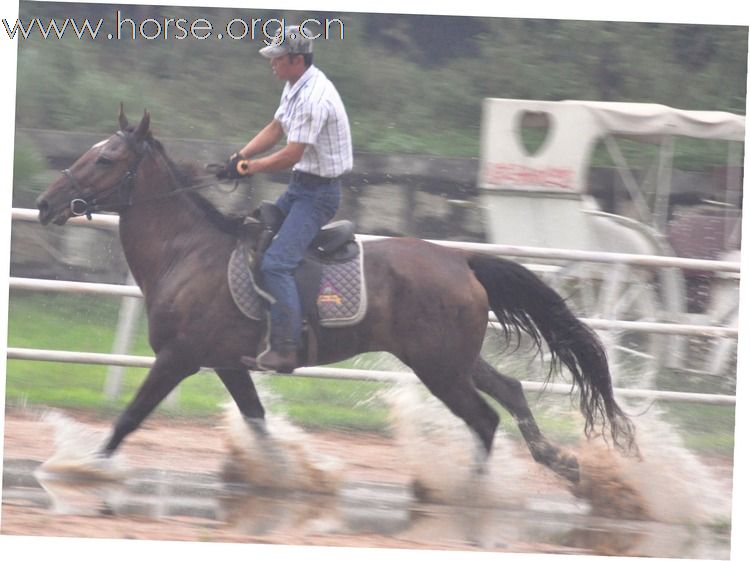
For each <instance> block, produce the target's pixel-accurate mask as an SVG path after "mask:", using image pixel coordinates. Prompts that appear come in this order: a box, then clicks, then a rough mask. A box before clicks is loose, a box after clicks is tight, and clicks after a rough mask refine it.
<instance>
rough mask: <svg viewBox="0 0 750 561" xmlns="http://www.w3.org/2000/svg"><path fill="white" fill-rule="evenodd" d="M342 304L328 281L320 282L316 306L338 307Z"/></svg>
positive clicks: (338, 295)
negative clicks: (330, 305) (328, 305)
mask: <svg viewBox="0 0 750 561" xmlns="http://www.w3.org/2000/svg"><path fill="white" fill-rule="evenodd" d="M342 303H343V300H342V298H341V295H340V294H339V293H338V291H337V290H336V289H335V288H334V287H333V285H332V284H331V283H330V282H328V281H323V282H321V287H320V294H318V306H321V305H325V304H333V305H336V306H340V305H341V304H342Z"/></svg>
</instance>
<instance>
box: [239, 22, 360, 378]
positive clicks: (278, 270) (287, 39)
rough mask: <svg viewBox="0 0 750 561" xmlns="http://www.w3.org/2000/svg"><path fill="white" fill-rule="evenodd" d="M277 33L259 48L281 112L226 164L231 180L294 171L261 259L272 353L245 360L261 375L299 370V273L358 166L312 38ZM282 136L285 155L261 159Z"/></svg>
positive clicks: (290, 31) (295, 30) (291, 30)
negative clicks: (275, 82) (276, 85)
mask: <svg viewBox="0 0 750 561" xmlns="http://www.w3.org/2000/svg"><path fill="white" fill-rule="evenodd" d="M283 30H284V28H283V27H282V29H281V30H279V33H278V34H277V35H276V37H275V39H274V41H273V42H272V43H271V45H269V46H267V47H264V48H262V49H260V54H261V55H263V56H264V57H266V58H268V59H270V64H271V68H272V69H273V73H274V75H275V76H276V77H277V78H279V79H280V80H285V81H286V84H285V85H284V90H283V92H282V94H281V102H280V104H279V108H278V109H277V110H276V113H275V114H274V118H273V120H272V121H271V122H270V123H269V124H268V125H266V126H265V127H264V128H263V129H262V130H261V131H260V132H259V133H258V134H256V135H255V137H254V138H253V139H252V140H251V141H250V142H248V143H247V145H245V146H244V147H243V148H242V149H241V150H239V152H236V153H235V154H233V155H232V156H231V157H230V159H229V160H228V162H227V168H226V170H225V174H224V176H225V177H231V178H236V177H238V176H244V175H252V174H254V173H258V172H275V171H279V170H283V169H287V168H292V174H291V179H290V181H289V186H288V188H287V190H286V191H285V192H284V193H283V194H282V195H281V197H279V199H278V200H277V201H276V206H278V207H279V208H280V209H281V211H282V213H283V214H284V217H285V218H284V222H283V224H282V226H281V229H280V230H279V232H278V234H277V235H276V237H275V238H274V239H273V241H272V242H271V245H270V246H269V248H268V250H267V251H266V252H265V254H264V256H263V260H262V262H261V266H260V270H261V273H262V275H263V281H264V284H265V288H266V290H268V292H270V293H271V295H272V296H273V297H274V299H275V302H273V303H272V304H271V325H270V328H269V329H270V348H269V349H266V350H265V351H264V352H263V353H261V354H260V355H259V356H258V357H257V358H252V357H242V361H243V363H245V364H247V365H248V366H250V367H251V368H253V369H255V370H273V371H276V372H291V371H292V370H294V368H295V367H296V366H297V350H298V348H299V345H300V340H301V333H302V312H301V305H300V302H299V295H298V293H297V285H296V282H295V280H294V270H295V268H296V267H297V265H298V264H299V262H300V261H301V260H302V256H303V254H304V252H305V250H306V249H307V247H308V246H309V245H310V242H311V241H312V239H313V238H314V237H315V235H316V234H317V233H318V231H319V230H320V228H321V227H322V226H324V225H325V224H326V223H327V222H328V221H329V220H331V218H333V216H334V215H335V214H336V211H337V210H338V208H339V203H340V201H341V176H342V175H343V174H345V173H346V172H348V171H350V170H351V169H352V141H351V132H350V130H349V119H348V117H347V115H346V110H345V108H344V104H343V103H342V101H341V97H339V93H338V91H336V88H335V87H334V85H333V84H332V83H331V81H330V80H329V79H328V78H327V77H326V76H325V74H323V72H321V71H320V70H319V69H318V68H317V67H315V66H314V65H313V64H312V58H313V54H312V47H313V42H312V39H311V38H309V35H308V34H306V33H305V30H304V28H303V29H300V26H291V27H287V28H286V33H283ZM283 135H286V139H287V144H286V146H285V147H284V148H282V149H281V150H278V151H276V152H274V153H272V154H270V155H267V156H264V157H260V158H257V159H250V158H252V157H253V156H255V155H256V154H259V153H262V152H265V151H266V150H269V149H270V148H272V147H273V146H274V145H275V144H276V143H277V142H278V141H279V140H280V139H281V137H282V136H283Z"/></svg>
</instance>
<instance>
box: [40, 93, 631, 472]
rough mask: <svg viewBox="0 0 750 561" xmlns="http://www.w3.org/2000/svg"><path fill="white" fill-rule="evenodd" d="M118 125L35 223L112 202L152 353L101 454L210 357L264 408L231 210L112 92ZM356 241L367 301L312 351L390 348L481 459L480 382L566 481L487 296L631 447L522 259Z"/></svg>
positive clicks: (585, 352) (584, 347) (547, 292)
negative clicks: (497, 363)
mask: <svg viewBox="0 0 750 561" xmlns="http://www.w3.org/2000/svg"><path fill="white" fill-rule="evenodd" d="M119 125H120V126H119V129H120V130H119V131H118V132H116V133H115V134H114V135H112V136H111V137H109V138H108V139H106V140H103V141H102V142H99V143H98V144H95V145H94V146H92V147H91V148H90V149H89V150H88V151H87V152H85V153H84V154H83V155H82V156H81V157H80V158H79V159H78V160H77V161H76V162H75V163H74V164H73V165H72V166H71V167H70V168H69V169H67V170H65V171H64V172H63V173H62V175H61V176H60V177H59V178H58V179H57V180H56V181H54V182H53V183H52V184H51V185H50V186H49V188H48V189H47V190H46V191H45V193H43V194H42V195H41V196H40V197H39V198H38V199H37V207H38V209H39V220H40V222H41V223H42V224H45V225H46V224H49V223H50V222H54V223H55V224H58V225H62V224H64V223H65V222H66V221H67V220H68V219H69V218H70V217H71V216H73V215H76V214H83V213H90V212H92V211H114V212H117V213H119V215H120V239H121V241H122V246H123V249H124V252H125V257H126V259H127V262H128V265H129V266H130V270H131V271H132V273H133V277H134V278H135V280H136V282H137V283H138V286H139V287H140V288H141V290H142V292H143V295H144V297H145V303H146V309H147V310H148V325H149V342H150V345H151V347H152V348H153V350H154V353H155V356H156V359H155V362H154V365H153V367H152V368H151V370H150V372H149V374H148V376H147V377H146V379H145V380H144V382H143V384H142V385H141V387H140V388H139V389H138V391H137V393H136V395H135V397H134V398H133V400H132V401H131V402H130V404H129V405H128V406H127V408H126V409H125V411H124V412H123V413H122V415H121V416H120V418H119V419H118V420H117V422H116V423H115V425H114V429H113V432H112V434H111V436H110V437H109V440H108V442H107V443H106V445H105V446H104V447H103V449H102V453H103V454H104V455H106V456H109V455H111V454H112V453H113V452H114V451H115V450H116V449H117V447H118V446H119V445H120V443H121V442H122V440H123V439H124V438H125V437H126V436H127V435H128V434H129V433H131V432H132V431H134V430H135V429H136V428H137V427H138V426H139V425H140V424H141V422H142V421H143V420H144V419H145V418H146V417H147V416H148V415H149V414H150V413H151V412H152V411H153V410H154V408H155V407H156V406H157V405H158V404H159V403H160V402H161V401H162V400H163V399H164V398H165V397H166V396H167V394H169V392H170V391H171V390H172V389H174V388H175V386H177V384H179V383H180V381H181V380H183V379H184V378H186V377H188V376H190V375H191V374H194V373H196V372H197V371H198V370H199V369H200V368H202V367H209V368H213V369H214V370H215V371H216V373H217V374H218V376H219V378H220V379H221V381H222V382H223V383H224V385H225V386H226V388H227V390H228V391H229V393H230V394H231V396H232V398H233V399H234V401H235V402H236V404H237V406H238V407H239V410H240V412H241V413H242V415H243V416H244V418H245V419H246V420H247V421H248V424H249V425H250V426H251V427H254V428H255V430H256V431H260V432H262V431H263V430H264V415H265V412H264V409H263V406H262V404H261V402H260V399H259V398H258V394H257V392H256V389H255V386H254V384H253V381H252V379H251V377H250V375H249V373H248V371H247V370H246V368H245V367H244V366H243V364H242V362H241V361H240V357H241V356H242V355H247V354H250V353H253V352H254V351H253V350H254V349H257V348H258V343H259V340H260V338H261V336H262V333H263V326H262V325H261V322H259V321H252V320H250V319H247V318H246V317H245V316H243V315H242V314H241V313H240V311H239V310H238V309H237V307H236V306H235V304H234V301H233V299H232V296H231V294H230V289H229V286H228V282H227V263H228V260H229V258H230V254H231V252H232V250H233V249H234V247H235V244H236V241H237V233H238V230H239V226H240V224H241V219H236V218H230V217H227V216H224V215H223V214H221V213H220V212H218V211H217V210H216V208H215V207H213V206H212V205H211V204H210V203H209V202H208V201H207V200H206V199H204V198H203V197H200V196H199V195H197V194H196V193H195V192H194V191H191V190H190V189H189V187H190V186H191V183H195V181H196V179H195V176H196V173H195V171H192V172H191V169H192V168H189V167H187V166H177V165H175V164H174V163H173V162H172V161H171V160H170V158H169V157H168V156H167V153H166V151H165V149H164V147H163V145H162V144H161V143H160V142H159V141H158V140H156V139H155V138H154V137H153V135H152V134H151V132H150V115H149V113H148V112H145V113H144V116H143V118H142V119H141V121H140V123H139V124H138V125H137V126H135V127H134V126H130V125H129V124H128V121H127V118H126V117H125V115H124V112H123V109H122V106H121V107H120V117H119ZM363 253H364V272H365V276H366V279H367V300H368V303H369V307H368V311H367V313H366V315H365V317H364V319H363V320H362V321H361V322H360V323H358V324H357V325H354V326H350V327H337V328H323V329H322V330H321V333H320V335H319V340H318V345H319V350H318V361H317V363H329V362H334V361H339V360H342V359H345V358H348V357H351V356H354V355H357V354H360V353H364V352H369V351H386V352H390V353H392V354H393V355H395V356H396V357H398V358H399V359H400V360H401V361H403V362H404V363H405V364H406V365H408V366H409V367H410V368H411V369H412V370H413V371H414V373H415V374H416V375H417V376H418V377H419V378H420V380H421V381H422V382H423V383H424V385H425V386H426V387H427V388H428V389H429V390H430V391H431V392H432V393H433V394H434V395H435V396H436V397H438V398H439V399H440V400H441V401H442V402H443V403H444V404H445V405H446V406H447V407H448V409H449V410H450V411H451V412H453V413H454V414H455V415H457V416H458V417H460V418H461V419H463V420H464V422H465V423H466V424H467V425H468V426H469V427H470V429H471V430H472V431H473V432H474V433H475V434H476V435H477V436H478V438H479V440H480V442H481V445H482V446H481V451H482V454H481V455H482V458H481V461H480V462H479V463H478V466H477V467H478V468H479V469H480V470H481V469H482V467H481V466H482V465H483V461H484V460H486V458H487V457H488V456H489V454H490V450H491V447H492V441H493V436H494V434H495V430H496V428H497V425H498V423H499V421H500V418H499V415H498V414H497V413H496V412H495V410H494V409H493V408H492V407H490V405H489V404H488V403H487V402H486V401H485V399H484V398H483V397H482V396H481V394H480V393H479V391H478V390H481V391H482V392H485V393H486V394H489V395H490V396H492V397H493V398H495V399H496V400H497V401H498V402H499V403H500V404H501V405H502V406H503V407H504V408H505V409H507V410H508V411H509V412H510V414H511V415H512V416H513V417H514V418H515V420H516V422H517V423H518V427H519V429H520V431H521V434H522V435H523V437H524V439H525V440H526V443H527V445H528V448H529V450H530V452H531V455H532V456H533V457H534V459H535V460H536V461H537V462H540V463H542V464H544V465H546V466H548V467H549V468H550V469H552V470H554V471H555V472H556V473H558V474H559V475H561V476H563V477H565V478H567V479H568V480H570V481H571V482H573V483H576V482H577V481H578V479H579V466H578V460H577V458H576V457H575V456H574V455H572V454H570V453H569V452H564V451H563V450H561V449H560V448H558V447H557V446H555V445H553V444H552V443H550V442H549V441H548V440H547V439H546V438H545V437H544V436H543V435H542V433H541V432H540V430H539V427H538V426H537V424H536V421H535V419H534V417H533V415H532V413H531V411H530V409H529V407H528V404H527V402H526V398H525V396H524V394H523V391H522V387H521V384H520V382H518V381H517V380H515V379H514V378H511V377H508V376H505V375H503V374H501V373H499V372H497V371H496V370H495V369H494V368H493V367H492V366H490V365H489V364H488V363H487V362H485V361H484V360H483V359H482V358H481V357H480V350H481V347H482V342H483V340H484V334H485V331H486V329H487V323H488V313H489V310H490V309H491V310H492V311H494V313H495V315H496V316H497V318H498V320H499V321H500V323H501V324H502V326H503V329H504V331H505V334H506V336H508V335H509V334H510V333H512V332H515V333H517V334H518V333H520V332H524V333H526V334H528V335H529V336H531V338H532V339H533V341H534V342H535V343H536V346H537V347H538V348H539V349H541V345H542V340H543V341H544V342H546V345H547V346H548V348H549V351H550V352H551V356H552V359H551V366H550V373H549V376H550V377H551V376H552V375H553V374H554V372H555V371H559V370H560V367H561V365H564V366H565V367H567V369H568V370H569V371H570V373H571V374H572V377H573V387H574V388H575V387H577V389H578V391H579V392H580V410H581V412H582V414H583V416H584V418H585V429H584V430H585V433H586V435H587V436H591V435H592V434H594V433H598V432H601V433H602V434H605V433H607V435H608V436H611V438H612V441H613V443H614V444H615V446H616V447H618V448H619V449H620V450H621V451H624V452H635V453H637V446H636V444H635V431H634V427H633V425H632V423H631V422H630V420H629V419H628V418H627V417H626V415H625V414H624V413H623V411H622V410H621V409H620V407H619V406H618V404H617V403H616V401H615V399H614V396H613V390H612V382H611V377H610V374H609V368H608V365H607V359H606V355H605V352H604V349H603V347H602V344H601V343H600V341H599V340H598V338H597V336H596V335H595V334H594V333H593V332H592V331H591V330H590V329H589V328H587V327H586V326H585V325H583V324H582V323H581V322H580V321H579V320H578V319H576V318H575V316H574V315H573V314H572V312H571V311H570V310H569V309H568V307H567V306H566V304H565V302H564V301H563V300H562V298H561V297H560V296H559V295H558V294H557V293H555V292H554V291H553V290H552V289H550V288H549V287H548V286H546V285H545V284H544V283H542V281H540V280H539V279H538V278H537V277H536V276H535V275H534V274H533V273H531V272H530V271H528V270H527V269H526V268H524V267H523V266H521V265H519V264H517V263H514V262H512V261H508V260H504V259H500V258H497V257H493V256H488V255H484V254H480V253H473V252H467V251H463V250H457V249H448V248H445V247H441V246H438V245H435V244H431V243H428V242H425V241H422V240H418V239H408V238H401V239H386V240H377V241H370V242H365V243H364V244H363Z"/></svg>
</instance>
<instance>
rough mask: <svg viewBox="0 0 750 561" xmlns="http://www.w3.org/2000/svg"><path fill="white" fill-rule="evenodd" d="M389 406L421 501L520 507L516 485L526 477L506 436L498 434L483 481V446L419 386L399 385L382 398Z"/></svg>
mask: <svg viewBox="0 0 750 561" xmlns="http://www.w3.org/2000/svg"><path fill="white" fill-rule="evenodd" d="M380 398H381V399H382V400H383V401H385V402H386V403H387V404H388V405H389V406H390V419H391V426H392V428H393V431H394V435H395V438H396V441H397V444H398V446H399V449H400V452H401V454H402V455H403V458H404V468H403V469H404V470H406V471H408V473H409V475H410V476H411V478H412V480H413V484H414V488H415V491H416V493H417V495H418V496H419V497H420V498H423V499H427V500H430V501H435V502H444V503H450V504H472V505H490V504H495V505H497V504H517V502H518V500H519V499H521V498H523V495H522V493H521V491H520V489H519V486H518V485H517V481H518V479H519V478H521V477H523V476H524V474H526V473H527V472H528V469H529V465H528V463H527V462H524V461H523V460H521V459H519V458H518V457H517V456H516V455H515V451H514V447H513V445H512V443H511V441H510V439H509V438H508V437H507V435H506V434H505V433H503V432H502V431H500V430H498V432H497V434H496V436H495V441H494V443H493V453H492V456H491V457H490V459H489V460H488V461H487V464H486V471H485V473H483V474H482V475H478V474H477V473H476V467H477V463H476V462H477V458H478V455H477V452H478V450H479V446H480V444H479V440H478V439H477V438H476V437H475V436H474V434H473V432H471V431H470V430H469V429H468V428H467V427H466V425H465V424H464V422H463V421H462V420H460V419H458V418H457V417H455V416H454V415H452V414H451V413H450V412H449V411H448V410H447V408H446V407H445V406H444V405H443V404H442V403H441V402H440V401H439V400H438V399H437V398H435V397H434V396H432V395H430V394H429V393H427V391H426V390H425V389H424V388H422V387H421V386H419V385H415V384H398V385H396V386H394V387H392V388H390V389H388V390H384V391H383V392H381V394H380Z"/></svg>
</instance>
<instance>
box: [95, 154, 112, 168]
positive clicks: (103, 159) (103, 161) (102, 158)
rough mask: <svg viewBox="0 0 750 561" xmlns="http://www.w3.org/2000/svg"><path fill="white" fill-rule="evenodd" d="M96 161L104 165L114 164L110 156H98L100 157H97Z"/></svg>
mask: <svg viewBox="0 0 750 561" xmlns="http://www.w3.org/2000/svg"><path fill="white" fill-rule="evenodd" d="M96 163H97V164H101V165H103V166H111V165H112V160H110V159H109V158H107V157H106V156H99V157H98V158H97V159H96Z"/></svg>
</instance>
